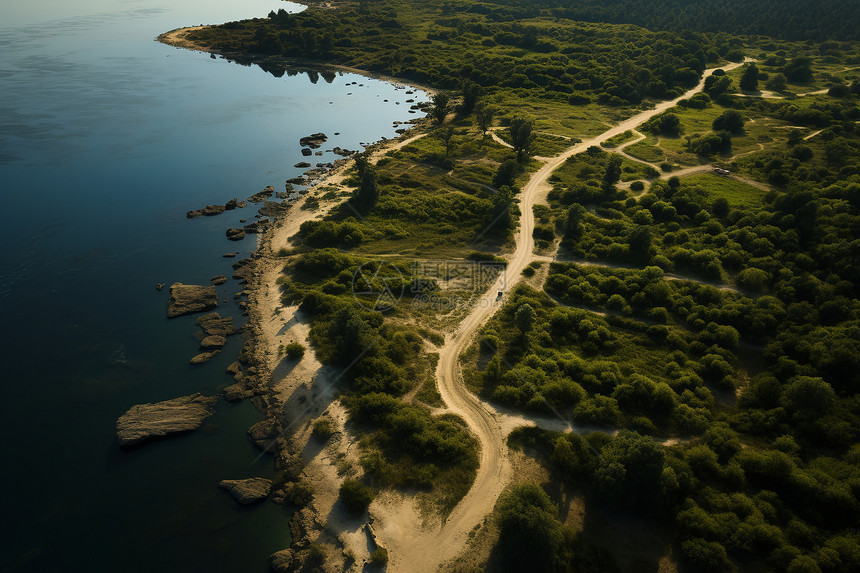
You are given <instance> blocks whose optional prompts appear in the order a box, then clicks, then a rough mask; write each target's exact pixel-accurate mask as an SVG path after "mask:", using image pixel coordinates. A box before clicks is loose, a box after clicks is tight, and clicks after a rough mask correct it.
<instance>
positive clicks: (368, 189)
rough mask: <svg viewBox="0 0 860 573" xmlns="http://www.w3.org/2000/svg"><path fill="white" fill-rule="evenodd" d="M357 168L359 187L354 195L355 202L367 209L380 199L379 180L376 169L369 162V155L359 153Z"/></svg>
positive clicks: (364, 209)
mask: <svg viewBox="0 0 860 573" xmlns="http://www.w3.org/2000/svg"><path fill="white" fill-rule="evenodd" d="M355 169H356V171H358V180H359V183H358V189H356V191H355V195H353V199H352V200H353V203H355V204H356V206H357V207H358V209H359V210H362V211H367V210H368V209H370V208H371V207H373V206H374V205H376V201H377V200H378V199H379V182H378V181H377V177H376V169H375V168H374V167H373V165H371V164H370V162H368V160H367V157H365V156H364V154H362V155H357V156H356V158H355Z"/></svg>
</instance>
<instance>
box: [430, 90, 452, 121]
mask: <svg viewBox="0 0 860 573" xmlns="http://www.w3.org/2000/svg"><path fill="white" fill-rule="evenodd" d="M450 102H451V96H449V95H448V94H446V93H445V92H439V93H436V94H433V110H432V112H431V113H432V114H433V119H435V120H436V123H438V124H440V125H441V124H443V123H445V118H446V117H448V104H449V103H450Z"/></svg>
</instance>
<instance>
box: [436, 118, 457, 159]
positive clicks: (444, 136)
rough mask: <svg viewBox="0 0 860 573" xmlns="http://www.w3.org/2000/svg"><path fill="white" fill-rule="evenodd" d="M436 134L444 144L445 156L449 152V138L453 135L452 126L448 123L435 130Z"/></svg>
mask: <svg viewBox="0 0 860 573" xmlns="http://www.w3.org/2000/svg"><path fill="white" fill-rule="evenodd" d="M436 136H437V137H438V138H439V139H441V140H442V143H444V144H445V157H448V156H449V155H450V154H451V140H452V139H453V137H454V126H453V125H449V126H448V127H444V128H442V129H440V130H438V131H437V132H436Z"/></svg>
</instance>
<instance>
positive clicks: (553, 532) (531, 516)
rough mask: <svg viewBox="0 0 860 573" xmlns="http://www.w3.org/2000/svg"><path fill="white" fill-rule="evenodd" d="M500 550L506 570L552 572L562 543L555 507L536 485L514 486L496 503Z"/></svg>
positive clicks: (561, 529) (562, 533) (562, 538)
mask: <svg viewBox="0 0 860 573" xmlns="http://www.w3.org/2000/svg"><path fill="white" fill-rule="evenodd" d="M497 512H498V521H499V545H498V547H499V549H500V550H501V551H502V552H503V553H504V556H505V559H504V560H503V561H502V563H504V568H505V570H507V571H533V572H541V571H553V570H555V569H556V561H557V560H558V559H559V555H560V553H561V549H562V545H563V543H564V531H563V527H562V524H561V521H559V519H558V508H556V507H555V505H554V504H553V503H552V500H550V498H549V496H548V495H547V494H546V492H545V491H544V490H543V489H541V488H540V486H537V485H535V484H531V483H525V484H520V485H515V486H513V487H511V488H510V489H509V490H508V491H506V492H505V493H503V494H502V496H501V497H500V498H499V504H498V509H497Z"/></svg>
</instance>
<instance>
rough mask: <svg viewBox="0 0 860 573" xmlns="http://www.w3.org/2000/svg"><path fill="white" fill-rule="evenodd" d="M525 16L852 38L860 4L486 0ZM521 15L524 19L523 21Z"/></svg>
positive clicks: (830, 0)
mask: <svg viewBox="0 0 860 573" xmlns="http://www.w3.org/2000/svg"><path fill="white" fill-rule="evenodd" d="M488 3H491V4H496V5H500V6H505V7H506V8H507V9H509V10H512V11H513V10H516V9H517V8H519V10H520V11H521V12H522V13H523V14H524V15H528V16H532V15H534V14H535V13H536V12H538V11H539V10H542V9H543V10H547V11H548V12H549V13H550V14H552V15H554V16H560V17H564V18H568V19H571V20H583V21H586V22H607V23H612V24H635V25H637V26H642V27H644V28H648V29H651V30H670V31H673V32H678V33H687V32H690V31H695V32H727V33H730V34H745V35H759V36H771V37H774V38H784V39H787V40H808V39H812V40H857V39H858V38H860V28H858V26H857V22H858V21H860V4H858V3H857V2H850V1H849V2H846V1H843V0H821V1H818V0H732V1H730V2H726V1H725V0H575V1H573V0H537V1H534V2H530V3H528V4H525V5H524V3H522V2H517V1H516V0H488ZM528 16H526V17H528Z"/></svg>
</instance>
